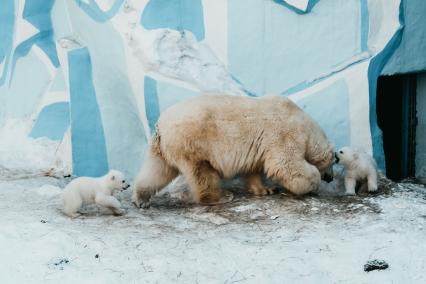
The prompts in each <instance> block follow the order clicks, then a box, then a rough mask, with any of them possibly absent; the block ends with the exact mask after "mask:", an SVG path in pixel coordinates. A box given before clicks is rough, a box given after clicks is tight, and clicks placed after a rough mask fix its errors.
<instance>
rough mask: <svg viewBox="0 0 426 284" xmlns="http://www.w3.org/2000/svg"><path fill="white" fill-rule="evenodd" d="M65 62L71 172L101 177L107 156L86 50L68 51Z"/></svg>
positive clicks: (104, 172)
mask: <svg viewBox="0 0 426 284" xmlns="http://www.w3.org/2000/svg"><path fill="white" fill-rule="evenodd" d="M68 64H69V82H70V102H71V141H72V160H73V173H74V174H75V175H77V176H80V175H87V176H94V177H96V176H102V175H104V174H106V173H107V172H108V159H107V151H106V146H105V136H104V129H103V125H102V121H101V116H100V112H99V105H98V101H97V99H96V93H95V88H94V86H93V79H92V78H93V76H92V63H91V58H90V54H89V50H88V49H87V48H80V49H75V50H73V51H70V52H69V53H68Z"/></svg>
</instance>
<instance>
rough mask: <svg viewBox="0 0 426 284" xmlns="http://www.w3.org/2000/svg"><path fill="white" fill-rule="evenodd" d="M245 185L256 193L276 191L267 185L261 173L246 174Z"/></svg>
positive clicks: (266, 193)
mask: <svg viewBox="0 0 426 284" xmlns="http://www.w3.org/2000/svg"><path fill="white" fill-rule="evenodd" d="M244 182H245V187H246V188H247V190H248V191H249V192H251V193H253V194H254V195H258V196H260V195H268V194H273V193H274V191H273V190H272V189H271V188H269V187H267V186H265V185H264V184H263V182H262V176H261V175H260V174H249V175H246V176H244Z"/></svg>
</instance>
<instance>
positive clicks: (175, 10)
mask: <svg viewBox="0 0 426 284" xmlns="http://www.w3.org/2000/svg"><path fill="white" fill-rule="evenodd" d="M141 24H142V25H143V26H144V27H145V28H146V29H149V30H151V29H159V28H170V29H174V30H178V31H183V30H188V31H191V32H192V33H193V34H194V35H195V37H196V38H197V40H198V41H201V40H203V39H204V16H203V6H202V3H201V0H150V1H149V2H148V4H147V5H146V7H145V9H144V11H143V13H142V17H141Z"/></svg>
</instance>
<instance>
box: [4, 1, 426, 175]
mask: <svg viewBox="0 0 426 284" xmlns="http://www.w3.org/2000/svg"><path fill="white" fill-rule="evenodd" d="M411 2H413V3H414V0H413V1H411ZM417 2H418V3H420V2H422V1H417ZM403 4H404V2H403V3H401V1H399V0H344V1H343V0H342V1H340V0H339V1H336V0H250V1H246V0H167V1H166V0H149V1H148V0H127V1H125V0H56V1H54V0H26V1H25V0H3V1H2V4H1V7H0V169H1V168H7V169H11V170H26V171H31V172H43V173H45V172H49V173H58V174H67V173H71V172H72V173H73V174H75V175H91V176H99V175H102V174H104V173H105V172H106V171H107V169H109V168H115V169H119V170H122V171H124V172H125V173H126V174H127V175H129V176H133V175H134V174H135V172H136V171H137V169H138V167H139V165H140V163H141V160H142V159H143V153H144V150H145V147H146V145H147V142H148V140H149V137H150V136H151V134H152V131H153V129H154V126H155V122H156V120H157V118H158V116H159V114H160V113H161V111H162V110H164V109H165V108H167V107H168V106H170V105H172V104H174V103H176V102H178V101H181V100H183V99H186V98H189V97H193V96H197V95H199V94H200V93H202V92H207V91H208V92H211V91H213V92H225V93H227V94H229V95H239V96H264V95H268V94H276V95H282V96H288V97H289V98H290V99H292V100H294V101H295V102H296V103H297V104H298V105H299V106H301V107H302V108H303V109H305V110H306V111H307V112H308V113H309V114H310V115H311V116H312V117H313V118H314V119H316V120H317V121H318V123H319V124H320V125H321V126H322V127H323V128H324V130H325V131H326V133H327V135H328V137H329V138H330V140H332V142H333V143H334V144H335V145H336V147H340V146H344V145H354V146H358V147H361V148H364V149H365V150H367V151H369V152H371V153H374V156H375V158H376V159H377V160H378V163H379V165H380V166H381V167H383V166H384V156H383V148H382V142H381V141H382V140H381V132H380V129H379V128H378V126H377V123H376V115H375V93H376V90H375V88H376V82H377V78H378V76H379V75H380V74H381V72H382V70H383V68H384V66H385V64H386V63H387V62H388V60H389V58H390V57H391V56H392V54H393V53H394V51H395V50H396V49H397V47H398V46H399V43H400V40H401V36H402V31H403V25H404V20H405V17H404V11H405V10H404V5H403ZM419 5H423V4H421V3H420V4H419ZM413 25H414V24H413ZM425 65H426V64H425ZM395 66H398V64H395ZM425 67H426V66H423V67H422V68H425ZM395 68H396V67H389V70H390V71H389V72H393V71H392V70H395Z"/></svg>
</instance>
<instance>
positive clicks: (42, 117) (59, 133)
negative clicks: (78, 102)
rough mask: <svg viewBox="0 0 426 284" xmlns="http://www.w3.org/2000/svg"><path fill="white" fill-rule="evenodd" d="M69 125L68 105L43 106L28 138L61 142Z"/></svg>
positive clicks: (66, 103) (61, 103)
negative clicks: (41, 138) (45, 138)
mask: <svg viewBox="0 0 426 284" xmlns="http://www.w3.org/2000/svg"><path fill="white" fill-rule="evenodd" d="M69 125H70V112H69V103H68V102H60V103H53V104H50V105H47V106H45V107H44V108H43V109H42V111H41V112H40V114H39V115H38V118H37V121H36V122H35V124H34V126H33V129H32V130H31V133H30V136H31V137H33V138H38V137H47V138H49V139H51V140H58V141H59V140H62V138H63V137H64V134H65V132H66V131H67V129H68V126H69Z"/></svg>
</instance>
